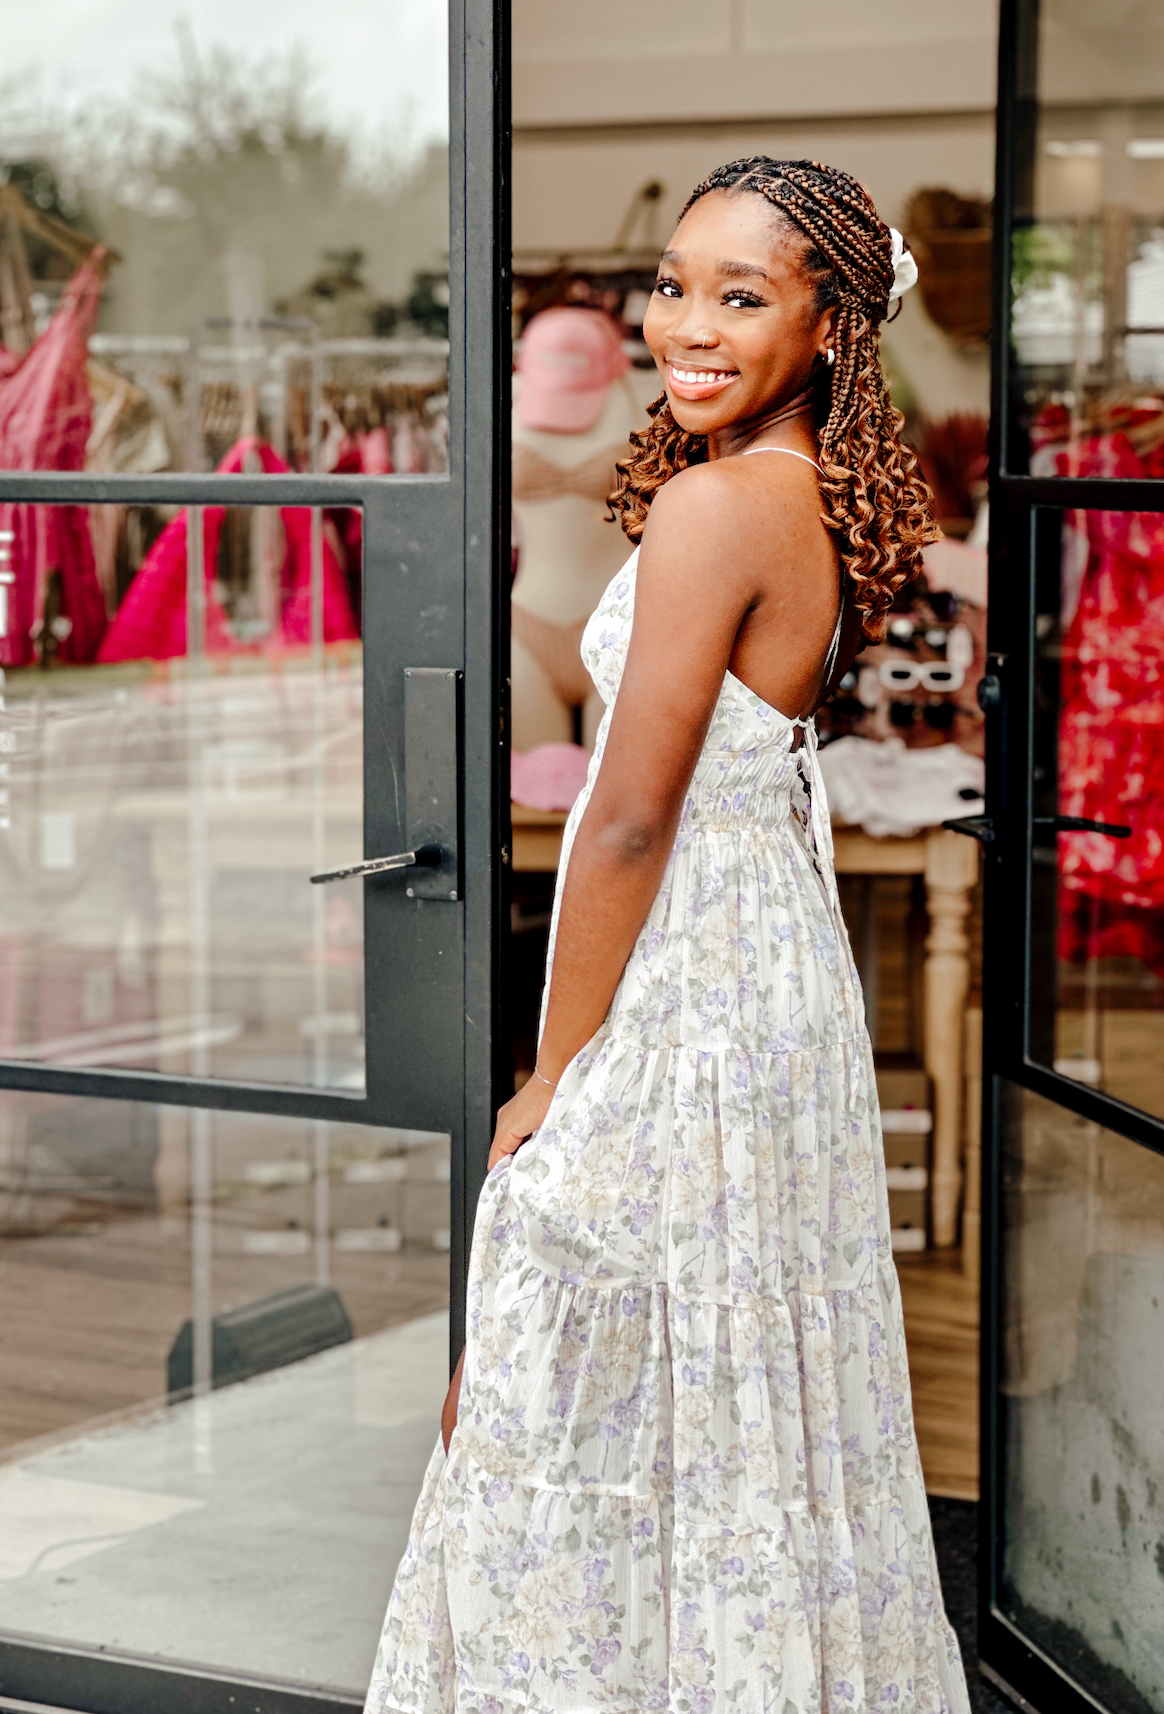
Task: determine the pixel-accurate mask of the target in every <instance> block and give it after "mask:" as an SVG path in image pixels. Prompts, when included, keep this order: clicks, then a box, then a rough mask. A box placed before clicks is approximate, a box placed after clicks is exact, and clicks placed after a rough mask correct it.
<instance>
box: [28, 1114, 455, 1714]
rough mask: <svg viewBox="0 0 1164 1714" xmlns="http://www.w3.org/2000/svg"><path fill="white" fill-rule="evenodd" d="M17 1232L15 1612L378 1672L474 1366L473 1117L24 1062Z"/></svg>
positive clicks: (283, 1669) (359, 1675) (47, 1624)
mask: <svg viewBox="0 0 1164 1714" xmlns="http://www.w3.org/2000/svg"><path fill="white" fill-rule="evenodd" d="M0 1233H2V1234H3V1240H4V1241H3V1245H2V1248H0V1296H2V1298H3V1303H4V1313H3V1315H2V1316H0V1371H2V1372H3V1375H4V1386H3V1388H2V1389H0V1631H6V1632H16V1633H20V1634H32V1635H35V1636H38V1637H41V1638H47V1639H50V1640H51V1641H55V1642H60V1643H64V1644H80V1645H82V1646H88V1647H100V1648H103V1649H110V1650H112V1651H114V1652H122V1651H124V1652H130V1653H135V1654H138V1655H141V1656H145V1657H147V1658H151V1659H160V1660H163V1661H188V1662H194V1663H197V1664H200V1665H204V1666H209V1667H212V1668H217V1669H220V1670H224V1671H227V1672H230V1673H236V1672H237V1673H245V1674H251V1675H257V1676H259V1677H262V1678H275V1679H282V1680H288V1679H290V1680H293V1681H296V1682H299V1683H302V1684H309V1685H318V1686H323V1687H324V1688H326V1689H330V1690H334V1691H338V1692H345V1693H349V1694H355V1695H362V1694H363V1691H364V1689H365V1687H366V1685H367V1682H368V1678H369V1676H370V1673H371V1668H372V1660H373V1657H374V1654H375V1649H376V1644H377V1641H378V1638H379V1632H380V1626H381V1623H382V1621H383V1614H384V1607H385V1604H386V1602H387V1597H388V1591H389V1588H390V1585H391V1581H392V1577H393V1574H394V1572H395V1568H396V1563H397V1561H398V1559H399V1557H400V1554H401V1552H402V1551H403V1548H404V1544H405V1541H406V1538H407V1530H408V1524H409V1520H410V1516H411V1511H412V1506H413V1504H414V1501H415V1497H416V1491H417V1489H418V1488H419V1485H420V1479H421V1475H422V1473H423V1469H424V1465H425V1463H426V1462H427V1459H428V1457H429V1455H430V1453H431V1451H432V1443H433V1438H434V1435H435V1428H436V1419H437V1414H438V1412H439V1409H440V1403H441V1400H442V1399H443V1396H444V1390H445V1385H446V1382H447V1377H448V1363H447V1353H448V1328H447V1306H448V1255H447V1251H448V1246H449V1144H448V1138H447V1137H446V1136H442V1135H438V1134H431V1133H427V1132H416V1131H393V1130H372V1129H369V1128H366V1127H362V1126H358V1125H347V1124H343V1125H339V1124H331V1125H328V1124H319V1123H312V1122H308V1121H305V1120H287V1119H271V1118H267V1117H263V1116H256V1115H253V1114H233V1113H208V1112H204V1111H197V1110H188V1109H180V1108H172V1107H151V1106H144V1105H133V1106H131V1105H127V1104H122V1103H120V1102H106V1101H97V1100H93V1101H85V1100H74V1099H62V1098H57V1097H53V1096H47V1095H23V1094H15V1093H11V1092H2V1093H0ZM212 1379H213V1381H214V1383H215V1385H214V1388H213V1389H212V1388H211V1386H210V1382H211V1380H212Z"/></svg>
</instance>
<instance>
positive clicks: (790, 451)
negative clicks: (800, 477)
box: [742, 446, 824, 476]
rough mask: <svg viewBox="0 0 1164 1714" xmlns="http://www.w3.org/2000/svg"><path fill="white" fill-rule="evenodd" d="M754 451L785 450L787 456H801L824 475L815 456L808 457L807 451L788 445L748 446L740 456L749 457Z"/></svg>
mask: <svg viewBox="0 0 1164 1714" xmlns="http://www.w3.org/2000/svg"><path fill="white" fill-rule="evenodd" d="M754 452H786V453H787V454H788V456H789V458H803V460H804V462H805V463H806V464H811V465H812V468H813V469H814V470H820V473H821V475H822V476H823V475H824V471H823V470H821V469H820V465H819V464H818V463H817V461H816V459H815V458H810V457H809V456H808V454H807V452H794V451H793V449H792V447H790V446H750V447H749V448H748V450H747V452H745V453H743V454H742V456H743V457H744V458H751V456H752V454H753V453H754Z"/></svg>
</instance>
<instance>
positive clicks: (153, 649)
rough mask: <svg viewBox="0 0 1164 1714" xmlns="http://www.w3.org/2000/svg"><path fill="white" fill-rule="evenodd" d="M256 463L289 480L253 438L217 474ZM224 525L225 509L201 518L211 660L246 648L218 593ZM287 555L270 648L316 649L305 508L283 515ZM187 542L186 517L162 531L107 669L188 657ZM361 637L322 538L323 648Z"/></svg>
mask: <svg viewBox="0 0 1164 1714" xmlns="http://www.w3.org/2000/svg"><path fill="white" fill-rule="evenodd" d="M248 458H251V459H254V458H257V459H258V460H259V461H260V463H261V465H262V468H263V470H264V471H266V472H267V473H268V474H270V473H271V472H284V471H286V470H287V468H288V467H287V465H286V464H285V463H284V462H283V460H282V459H281V458H280V457H279V454H278V453H277V452H276V451H275V449H274V448H273V447H271V446H268V445H267V443H266V442H265V441H261V440H257V439H255V438H253V437H248V438H246V439H243V440H239V441H236V442H235V444H234V446H232V447H231V449H230V451H229V452H228V453H227V454H226V456H225V458H224V459H223V460H222V462H221V464H220V465H219V466H218V469H219V473H220V474H227V473H237V472H239V471H241V470H243V469H244V467H245V465H246V462H247V460H248ZM225 517H226V508H225V507H224V506H207V507H205V508H204V509H203V513H202V557H203V572H204V575H205V579H206V652H207V654H209V655H221V654H229V653H231V652H232V651H236V650H239V649H241V648H243V647H244V645H243V644H241V643H239V642H238V641H237V640H236V638H235V637H234V636H233V635H232V633H231V631H230V627H229V624H228V622H227V617H226V613H225V611H224V609H223V606H222V603H221V602H220V601H219V600H218V598H217V596H216V595H215V592H214V585H215V581H216V573H217V566H218V543H219V537H220V535H221V533H222V525H223V520H224V518H225ZM279 517H280V519H281V521H282V525H283V531H284V534H285V537H286V543H287V546H286V552H285V554H284V558H283V566H282V573H281V577H280V589H281V601H280V614H279V619H278V624H277V627H276V632H275V635H274V637H273V638H268V639H267V646H270V644H271V643H272V642H274V643H276V644H296V643H309V642H310V641H311V512H310V509H309V508H308V507H306V506H284V507H282V508H281V509H280V512H279ZM186 536H187V513H186V512H185V511H182V512H180V513H179V514H178V516H177V517H176V518H175V519H174V520H173V522H172V523H171V524H169V525H167V527H166V528H165V529H164V530H163V531H162V533H161V535H160V536H159V537H158V539H157V541H156V542H155V543H154V545H153V547H152V548H151V549H150V551H149V553H148V554H147V556H146V558H145V560H144V562H143V564H142V567H141V570H140V571H139V572H138V574H137V576H136V577H135V578H134V580H133V582H132V583H131V584H130V586H129V590H128V592H127V594H126V597H125V599H124V601H123V602H122V603H121V606H120V608H119V609H118V612H117V615H116V617H115V618H114V619H113V620H112V621H111V622H110V626H109V630H108V631H107V633H106V635H105V640H104V642H103V643H102V645H101V651H100V654H99V655H98V659H99V660H102V661H136V660H169V659H171V658H172V657H173V656H175V655H184V654H185V653H186V577H187V564H186ZM358 635H359V631H358V628H357V626H356V621H355V618H354V617H353V614H352V604H351V601H350V599H349V597H348V590H347V584H346V582H345V579H344V574H343V571H342V569H341V567H340V563H339V560H338V558H337V557H336V554H335V551H334V549H333V547H332V545H331V542H330V541H329V540H328V537H327V534H326V533H325V534H324V537H323V640H324V642H326V643H332V642H339V641H341V640H343V639H344V638H348V637H356V636H358Z"/></svg>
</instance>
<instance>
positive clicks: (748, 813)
mask: <svg viewBox="0 0 1164 1714" xmlns="http://www.w3.org/2000/svg"><path fill="white" fill-rule="evenodd" d="M636 558H637V556H633V555H632V557H631V559H630V561H629V562H628V563H627V565H626V566H625V568H624V569H623V570H622V571H621V572H620V573H619V574H618V576H617V577H616V578H615V579H614V580H613V582H612V583H611V585H610V587H609V588H608V590H607V591H606V594H605V595H604V597H603V599H602V602H601V604H600V605H599V607H598V609H597V611H596V612H595V614H594V616H593V618H592V619H591V621H590V623H589V625H588V626H587V629H586V633H585V636H584V638H583V644H582V652H583V658H584V660H585V661H586V664H587V666H588V668H589V669H590V672H591V673H592V675H593V677H594V680H595V683H596V684H597V685H598V688H599V690H600V691H601V693H602V695H603V698H604V700H605V701H606V704H607V715H606V719H605V720H604V722H603V725H602V728H601V730H600V732H599V737H598V743H597V748H596V751H595V755H594V760H593V763H592V766H591V770H590V784H588V786H587V788H586V789H585V790H584V791H583V793H582V795H581V797H580V798H579V800H578V802H577V804H576V805H575V808H574V811H573V813H572V815H571V817H570V820H569V823H568V825H567V829H566V834H565V840H564V843H563V851H562V865H561V875H560V877H559V889H558V899H559V901H560V898H561V876H564V874H565V872H566V864H567V861H568V857H569V850H570V845H571V840H572V836H573V834H574V832H575V830H576V829H577V826H578V823H579V821H580V819H581V816H582V814H583V812H584V810H585V808H586V804H587V801H588V799H589V793H590V785H591V784H592V783H593V780H594V778H595V775H596V773H597V769H598V766H599V763H600V761H601V758H602V749H603V742H604V739H605V735H606V730H607V727H608V725H609V719H610V713H609V710H610V708H611V706H612V705H613V703H614V699H615V696H616V694H617V691H618V684H619V679H620V676H621V672H622V666H623V662H624V659H625V656H626V650H627V645H628V643H629V640H630V631H631V620H632V615H633V609H634V589H635V572H636ZM793 725H794V723H793V722H792V721H790V720H789V719H788V718H787V716H785V715H783V714H779V713H778V712H777V711H776V710H775V709H773V708H770V707H769V706H768V705H767V704H766V703H765V702H763V701H761V700H760V698H759V697H757V696H755V695H753V694H752V693H751V692H750V691H749V690H747V689H746V687H745V686H744V685H743V684H742V683H741V682H740V681H739V680H738V679H736V678H735V677H733V676H732V675H731V674H730V673H729V674H728V675H727V676H726V678H725V680H724V684H723V688H722V690H721V692H720V696H719V699H718V701H717V704H716V708H715V712H714V715H713V718H712V721H711V726H710V728H709V730H708V734H707V739H706V742H705V744H704V747H703V751H702V754H701V756H700V759H699V762H698V764H697V766H696V769H695V773H694V776H693V778H692V781H691V784H690V786H689V788H688V792H687V796H686V800H685V804H684V808H683V812H682V816H681V820H680V825H679V830H678V832H677V834H676V837H675V843H674V848H673V850H672V852H671V855H670V858H669V860H668V865H667V869H666V873H665V875H664V878H663V882H662V885H661V886H660V888H659V892H658V895H657V897H656V899H655V901H654V903H653V905H652V907H651V910H650V914H649V915H648V917H647V920H646V922H645V924H644V926H643V929H642V932H641V934H640V935H639V938H638V941H637V943H636V945H635V949H634V952H633V953H632V955H631V957H630V959H629V960H628V962H627V966H626V969H625V971H624V974H623V977H622V980H621V982H620V984H619V987H618V990H617V992H616V994H615V997H614V1000H613V1002H612V1003H611V1007H610V1011H609V1013H608V1015H607V1018H606V1020H605V1022H604V1023H603V1025H602V1027H601V1029H600V1030H599V1031H598V1033H597V1034H596V1035H595V1037H594V1038H593V1040H592V1041H590V1042H589V1043H588V1044H587V1046H586V1047H585V1048H584V1049H583V1050H582V1052H581V1053H579V1054H578V1056H577V1057H576V1058H575V1059H574V1061H573V1062H572V1063H571V1065H570V1066H569V1067H568V1068H567V1070H566V1072H565V1074H564V1075H563V1077H562V1079H561V1081H560V1083H559V1085H558V1089H557V1093H556V1094H555V1096H554V1099H553V1102H552V1104H551V1106H550V1109H549V1112H548V1114H547V1116H546V1120H545V1123H544V1125H543V1127H542V1129H541V1130H540V1131H539V1132H538V1133H537V1134H536V1135H535V1136H534V1137H533V1138H532V1139H531V1140H530V1141H529V1142H528V1143H526V1144H525V1145H524V1147H523V1148H522V1149H520V1150H519V1152H518V1153H517V1154H516V1155H514V1156H512V1157H510V1158H508V1159H507V1160H505V1161H503V1162H501V1163H500V1164H499V1165H498V1166H497V1167H496V1168H495V1170H494V1171H493V1172H492V1173H491V1174H490V1176H489V1178H488V1180H487V1181H486V1184H485V1187H484V1189H483V1191H482V1194H481V1199H480V1203H479V1206H478V1211H477V1221H476V1230H475V1234H474V1239H473V1252H472V1260H471V1264H470V1272H469V1301H468V1344H467V1352H466V1357H465V1370H464V1382H463V1385H462V1390H461V1401H460V1416H459V1420H458V1423H457V1427H456V1430H455V1432H454V1434H453V1439H452V1444H451V1446H450V1449H449V1455H448V1458H447V1459H446V1457H445V1454H444V1450H443V1447H442V1445H441V1443H440V1440H439V1439H438V1441H437V1445H436V1448H435V1450H434V1452H433V1456H432V1462H431V1463H430V1465H429V1468H428V1472H427V1474H426V1476H425V1480H424V1486H423V1490H422V1492H421V1496H420V1499H419V1501H418V1503H417V1507H416V1513H415V1517H414V1519H413V1523H412V1531H411V1536H410V1539H409V1544H408V1548H407V1551H406V1553H405V1556H404V1559H403V1560H402V1562H401V1565H400V1569H399V1572H398V1574H397V1579H396V1585H395V1588H394V1589H393V1591H392V1598H391V1601H390V1604H389V1607H388V1614H387V1618H386V1620H385V1625H384V1632H383V1636H382V1639H381V1643H380V1649H379V1652H378V1655H377V1658H376V1665H375V1670H374V1674H373V1678H372V1684H371V1689H370V1690H369V1693H368V1702H367V1710H368V1714H384V1711H386V1710H389V1709H401V1710H407V1711H408V1714H510V1711H511V1710H513V1711H525V1710H529V1711H531V1714H532V1711H534V1710H537V1711H538V1714H543V1711H544V1714H583V1711H589V1710H594V1709H609V1710H616V1711H618V1714H645V1711H647V1710H659V1711H660V1714H726V1711H728V1710H738V1711H739V1714H872V1711H873V1710H878V1711H879V1714H886V1711H892V1714H969V1702H968V1699H967V1692H966V1684H965V1679H964V1676H963V1671H962V1665H961V1661H960V1658H959V1653H958V1645H957V1642H956V1640H955V1637H954V1634H953V1631H952V1630H951V1627H950V1624H949V1622H948V1620H947V1618H946V1615H945V1612H944V1610H943V1607H942V1600H941V1593H940V1590H939V1587H938V1577H937V1570H936V1566H935V1561H934V1551H933V1542H932V1538H931V1533H930V1522H929V1513H928V1510H927V1505H926V1496H925V1490H924V1487H923V1482H922V1473H921V1466H920V1463H919V1460H918V1452H917V1443H916V1440H915V1437H914V1429H913V1416H912V1408H911V1403H910V1391H909V1374H908V1370H907V1367H906V1355H905V1343H904V1335H903V1329H902V1316H901V1301H900V1297H899V1292H898V1283H897V1275H896V1271H895V1269H894V1265H893V1257H892V1252H891V1247H890V1235H889V1211H888V1203H887V1200H886V1193H885V1177H884V1163H883V1153H882V1146H881V1133H880V1126H879V1121H878V1112H877V1097H876V1090H875V1086H874V1081H873V1065H872V1055H871V1050H870V1046H869V1038H868V1035H867V1033H866V1030H865V1025H864V1017H863V1011H862V1003H861V996H860V989H859V985H858V981H857V977H856V973H855V971H854V968H853V962H852V957H851V954H850V951H849V946H848V941H847V938H846V936H845V932H844V929H843V926H842V924H841V920H840V914H839V911H838V910H837V905H836V888H835V881H834V878H833V870H832V856H831V838H830V836H829V832H828V818H827V810H826V808H825V803H824V797H823V792H822V788H821V785H820V774H819V769H818V768H817V766H816V762H815V733H814V732H813V730H812V728H811V726H810V727H809V728H808V730H807V731H806V732H805V742H804V743H803V744H802V745H801V746H800V747H799V748H796V747H795V745H794V732H793ZM556 911H557V907H555V926H556ZM552 955H553V940H552V937H551V958H552Z"/></svg>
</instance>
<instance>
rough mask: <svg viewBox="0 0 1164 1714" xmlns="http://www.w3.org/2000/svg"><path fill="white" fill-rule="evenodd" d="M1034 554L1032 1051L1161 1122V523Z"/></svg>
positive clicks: (1073, 521)
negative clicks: (1070, 821)
mask: <svg viewBox="0 0 1164 1714" xmlns="http://www.w3.org/2000/svg"><path fill="white" fill-rule="evenodd" d="M1036 541H1037V544H1038V545H1037V548H1036V559H1037V564H1036V592H1037V595H1036V599H1037V611H1038V620H1037V626H1036V632H1037V637H1036V697H1035V706H1036V721H1035V753H1034V793H1035V795H1034V815H1035V823H1034V829H1033V848H1032V856H1033V868H1032V885H1033V896H1034V912H1033V918H1032V925H1033V935H1034V941H1033V946H1032V982H1031V1048H1032V1052H1033V1053H1034V1056H1035V1057H1036V1058H1037V1059H1039V1060H1041V1061H1042V1062H1043V1063H1044V1064H1053V1065H1054V1067H1055V1069H1056V1070H1057V1071H1060V1072H1062V1073H1064V1074H1065V1075H1066V1076H1068V1077H1074V1078H1077V1079H1079V1080H1080V1081H1081V1082H1084V1083H1088V1084H1090V1085H1092V1086H1093V1087H1095V1088H1097V1089H1102V1090H1103V1091H1105V1093H1107V1094H1109V1095H1114V1096H1117V1097H1118V1098H1119V1099H1120V1100H1122V1101H1127V1102H1129V1103H1130V1104H1131V1105H1132V1106H1135V1107H1141V1108H1143V1109H1144V1110H1145V1111H1147V1112H1149V1113H1152V1114H1154V1115H1156V1116H1157V1117H1162V1118H1164V777H1162V769H1164V752H1162V750H1161V745H1160V733H1161V731H1162V730H1164V626H1162V624H1161V613H1162V611H1164V609H1162V605H1161V604H1162V602H1164V514H1156V513H1133V512H1101V511H1090V512H1082V511H1078V512H1068V513H1058V512H1049V511H1048V512H1044V513H1041V514H1040V517H1039V524H1038V529H1037V533H1036ZM1056 818H1079V819H1082V820H1085V821H1088V822H1092V823H1101V824H1102V825H1103V826H1104V827H1107V828H1109V829H1112V830H1113V831H1111V832H1103V831H1098V830H1091V831H1089V830H1083V831H1078V830H1077V831H1070V830H1066V831H1064V830H1062V828H1061V826H1058V825H1057V823H1056ZM1121 832H1122V833H1123V835H1124V836H1123V837H1120V836H1118V835H1119V834H1120V833H1121ZM1052 977H1053V979H1052Z"/></svg>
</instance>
